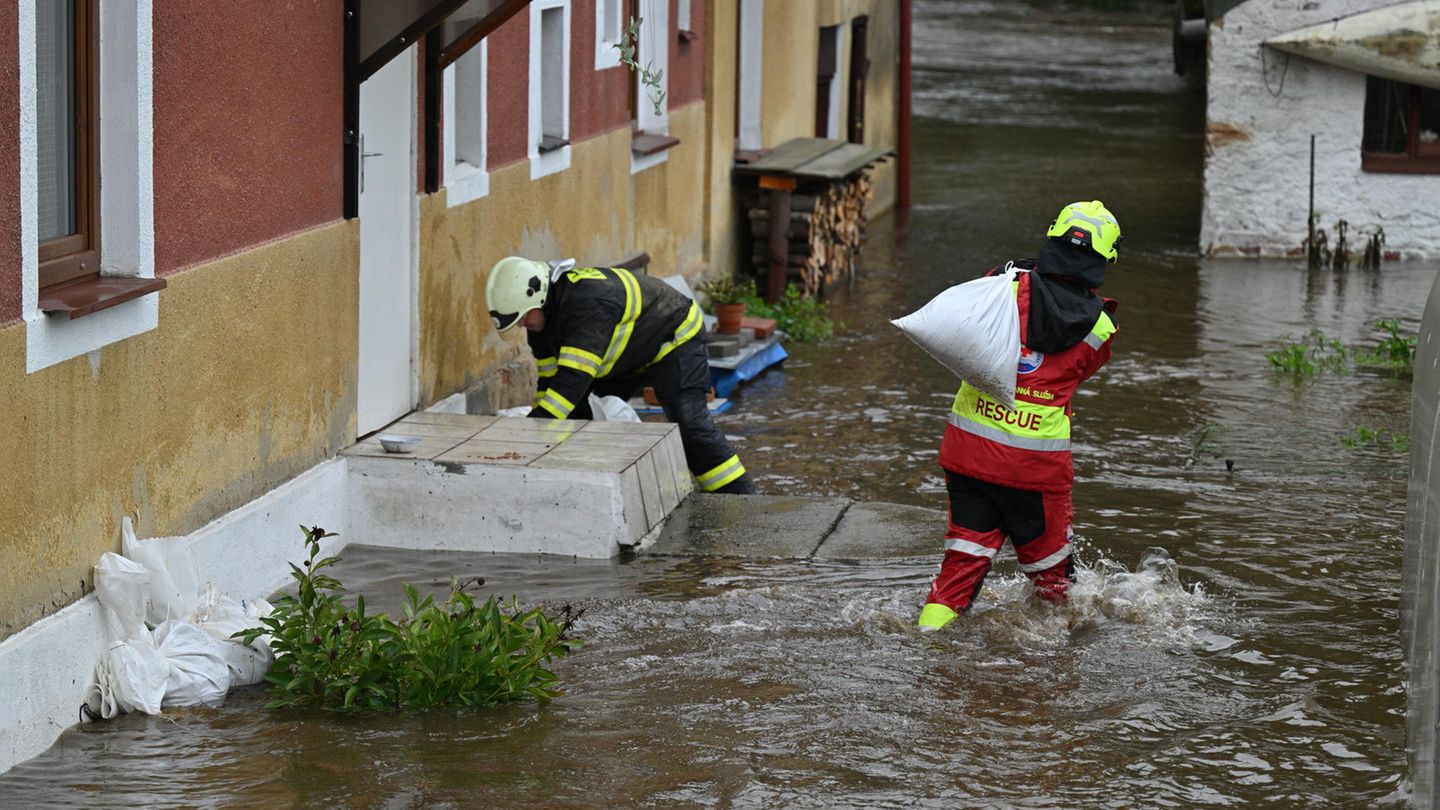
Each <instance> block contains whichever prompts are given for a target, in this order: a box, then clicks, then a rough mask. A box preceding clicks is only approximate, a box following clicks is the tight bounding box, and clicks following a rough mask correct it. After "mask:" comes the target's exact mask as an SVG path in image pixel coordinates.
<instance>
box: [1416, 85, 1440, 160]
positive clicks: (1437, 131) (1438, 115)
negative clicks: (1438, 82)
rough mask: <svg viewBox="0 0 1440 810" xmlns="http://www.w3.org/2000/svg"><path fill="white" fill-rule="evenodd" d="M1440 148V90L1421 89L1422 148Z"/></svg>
mask: <svg viewBox="0 0 1440 810" xmlns="http://www.w3.org/2000/svg"><path fill="white" fill-rule="evenodd" d="M1426 147H1431V148H1435V147H1440V90H1436V89H1434V88H1430V87H1423V88H1421V89H1420V148H1421V149H1422V150H1423V149H1425V148H1426Z"/></svg>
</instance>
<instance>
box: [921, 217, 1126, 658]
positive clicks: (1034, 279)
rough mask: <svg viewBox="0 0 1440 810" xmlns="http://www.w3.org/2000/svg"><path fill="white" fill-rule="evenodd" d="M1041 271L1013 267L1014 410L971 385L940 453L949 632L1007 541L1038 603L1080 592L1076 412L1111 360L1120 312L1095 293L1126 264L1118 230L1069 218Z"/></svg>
mask: <svg viewBox="0 0 1440 810" xmlns="http://www.w3.org/2000/svg"><path fill="white" fill-rule="evenodd" d="M1046 236H1048V237H1049V239H1048V241H1047V242H1046V244H1045V245H1044V247H1043V248H1042V250H1041V252H1040V258H1039V259H1038V260H1035V261H1032V260H1025V259H1021V260H1017V261H1013V262H1010V263H1009V264H1008V265H1007V266H1006V267H1005V268H995V269H992V270H991V271H990V273H991V274H994V273H997V272H1004V270H1005V269H1007V268H1009V267H1014V268H1016V269H1018V270H1019V271H1020V272H1018V273H1016V282H1015V296H1016V303H1017V305H1018V308H1019V315H1020V343H1021V347H1020V358H1019V366H1018V368H1017V374H1016V378H1015V409H1014V410H1010V409H1007V408H1006V407H1005V406H1003V405H1001V404H1000V403H998V402H996V401H995V400H994V399H992V398H991V397H989V396H987V395H985V394H982V393H980V391H978V390H976V389H975V388H974V387H973V386H971V385H970V384H968V383H962V384H961V386H960V390H959V392H958V393H957V394H956V395H955V402H954V405H953V406H952V407H951V410H950V417H949V421H950V424H949V425H948V426H947V427H946V428H945V438H944V439H943V440H942V441H941V443H940V466H941V467H943V468H944V469H945V487H946V490H947V491H948V494H949V500H950V515H949V526H948V530H947V531H946V533H945V555H944V558H943V559H942V561H941V563H940V573H939V575H937V576H936V577H935V581H934V582H933V583H932V584H931V586H930V594H929V596H928V597H927V598H926V604H925V606H924V608H923V609H922V610H921V611H920V618H919V622H918V624H919V628H920V630H921V631H922V632H931V631H935V630H939V629H940V628H942V627H944V626H945V625H947V624H949V623H950V622H952V621H954V620H955V619H956V618H957V617H958V616H959V615H960V613H962V612H964V611H965V610H966V609H967V608H969V607H970V605H971V604H972V603H973V602H974V599H975V595H976V594H977V593H978V592H979V591H980V586H981V584H982V583H983V582H984V580H985V575H986V574H987V573H989V571H990V567H991V565H993V564H994V561H995V556H996V554H998V553H999V551H1000V546H1001V545H1002V544H1003V543H1004V542H1005V539H1006V538H1007V537H1008V538H1009V539H1010V543H1011V544H1012V545H1013V546H1014V547H1015V556H1016V558H1017V559H1018V561H1019V563H1020V570H1021V571H1024V572H1025V575H1026V576H1027V577H1029V578H1030V582H1031V584H1032V585H1033V586H1034V588H1035V593H1036V595H1038V596H1039V597H1040V598H1042V599H1045V600H1047V601H1051V602H1061V603H1063V602H1064V601H1065V599H1066V597H1067V595H1068V592H1069V588H1070V585H1071V583H1072V582H1073V580H1074V575H1075V566H1074V562H1073V560H1072V553H1071V537H1072V532H1071V528H1070V524H1071V517H1072V515H1073V509H1072V506H1071V498H1070V492H1071V489H1072V487H1073V485H1074V480H1075V471H1074V468H1073V466H1072V463H1071V456H1070V415H1071V400H1072V398H1073V397H1074V395H1075V390H1076V389H1077V388H1078V387H1079V386H1080V384H1081V383H1082V382H1084V381H1085V380H1086V379H1088V378H1089V377H1090V376H1091V375H1092V374H1094V373H1095V372H1096V371H1098V370H1099V368H1100V367H1101V366H1102V365H1104V364H1105V362H1106V361H1107V360H1109V359H1110V341H1111V339H1112V338H1113V336H1114V335H1115V332H1116V329H1117V327H1116V325H1115V321H1114V319H1113V317H1112V316H1113V314H1114V312H1115V308H1116V302H1115V301H1113V300H1111V299H1107V298H1101V297H1100V295H1099V294H1097V293H1096V292H1095V289H1096V288H1097V287H1099V286H1100V285H1101V284H1103V283H1104V282H1105V270H1106V267H1107V266H1108V265H1109V264H1113V263H1114V262H1115V261H1116V259H1117V258H1118V257H1119V252H1118V248H1119V246H1120V240H1121V236H1120V224H1119V223H1118V222H1117V221H1116V219H1115V216H1114V215H1113V214H1111V213H1110V211H1109V210H1107V209H1106V208H1105V205H1104V204H1103V203H1101V202H1100V201H1099V200H1092V201H1089V202H1077V203H1072V204H1070V205H1067V206H1065V207H1064V208H1063V209H1062V210H1061V211H1060V214H1059V216H1057V217H1056V218H1055V222H1054V223H1053V224H1052V225H1051V226H1050V229H1049V230H1048V231H1047V232H1046Z"/></svg>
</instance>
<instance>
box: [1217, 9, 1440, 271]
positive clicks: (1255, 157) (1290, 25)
mask: <svg viewBox="0 0 1440 810" xmlns="http://www.w3.org/2000/svg"><path fill="white" fill-rule="evenodd" d="M1388 4H1389V3H1388V0H1321V1H1320V2H1314V3H1303V4H1300V3H1283V4H1282V3H1270V2H1260V1H1259V0H1251V1H1250V2H1246V3H1242V4H1241V5H1239V6H1237V7H1235V8H1233V9H1231V10H1230V11H1229V12H1227V13H1226V14H1225V16H1224V17H1223V18H1221V19H1219V20H1216V21H1215V22H1213V23H1212V24H1211V25H1210V44H1209V50H1210V53H1209V92H1208V96H1209V100H1208V104H1207V121H1206V135H1205V137H1206V158H1205V202H1204V214H1203V219H1202V222H1201V230H1200V245H1201V249H1202V250H1203V251H1204V252H1205V253H1206V254H1208V255H1216V256H1227V255H1228V256H1238V255H1245V256H1274V257H1282V256H1291V257H1299V256H1302V255H1303V251H1304V241H1305V238H1306V234H1307V218H1308V209H1309V196H1310V136H1311V135H1312V134H1313V135H1315V211H1316V214H1317V215H1318V222H1317V228H1320V229H1324V230H1326V231H1328V234H1327V238H1328V241H1329V244H1330V245H1332V246H1333V245H1334V244H1335V242H1336V241H1337V233H1336V232H1335V227H1336V223H1337V222H1338V221H1339V220H1342V219H1343V220H1345V221H1347V222H1348V223H1349V227H1350V230H1349V234H1348V237H1347V238H1348V240H1349V241H1350V243H1351V244H1352V245H1354V246H1355V249H1356V250H1360V249H1362V248H1363V247H1364V240H1365V237H1366V234H1367V233H1368V232H1373V230H1374V229H1375V228H1376V227H1377V226H1383V227H1384V229H1385V240H1386V250H1387V251H1395V252H1398V253H1400V254H1402V255H1405V256H1414V257H1431V256H1437V255H1440V209H1437V208H1436V206H1435V205H1434V202H1433V201H1434V199H1435V198H1436V195H1437V191H1440V178H1437V177H1436V176H1435V175H1403V174H1379V173H1371V172H1363V171H1361V170H1360V144H1361V137H1362V135H1363V132H1364V111H1365V76H1364V75H1362V74H1359V73H1355V72H1352V71H1348V70H1344V69H1342V68H1338V67H1332V66H1330V65H1325V64H1321V63H1319V62H1314V61H1311V60H1308V59H1304V58H1302V57H1298V56H1287V55H1286V54H1283V53H1280V52H1278V51H1275V50H1274V49H1270V48H1263V47H1261V44H1260V43H1261V42H1262V41H1264V40H1265V39H1267V38H1269V37H1271V36H1274V35H1276V34H1280V33H1283V32H1286V31H1290V30H1293V29H1296V28H1300V27H1303V26H1306V25H1311V24H1314V23H1319V22H1323V21H1326V20H1330V19H1333V18H1335V17H1340V16H1344V15H1348V14H1353V13H1356V12H1359V11H1365V10H1367V9H1371V8H1375V7H1378V6H1383V5H1388Z"/></svg>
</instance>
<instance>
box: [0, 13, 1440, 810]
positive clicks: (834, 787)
mask: <svg viewBox="0 0 1440 810" xmlns="http://www.w3.org/2000/svg"><path fill="white" fill-rule="evenodd" d="M1045 8H1047V7H1044V6H1042V7H1040V9H1039V10H1037V9H1035V8H1031V7H1029V6H1026V5H1025V4H1022V3H1017V2H978V1H969V0H967V1H964V2H961V1H958V0H957V1H953V2H948V1H945V0H929V1H928V2H927V1H926V0H917V3H916V26H915V47H916V52H915V102H914V105H915V115H916V127H915V147H916V158H915V160H916V167H915V175H914V178H915V185H914V208H913V209H912V210H911V211H909V212H908V213H907V214H905V215H903V216H886V217H883V218H881V219H879V220H877V221H875V222H873V223H872V224H871V226H870V231H869V243H868V245H867V248H866V255H865V267H864V270H863V272H862V273H861V275H860V276H859V278H858V280H857V281H856V283H855V285H854V287H853V288H851V289H848V290H839V291H836V293H835V294H834V295H833V296H832V297H831V301H832V306H833V314H834V315H835V317H836V318H837V319H838V320H840V321H843V322H844V323H845V325H846V328H845V330H844V332H843V334H842V335H841V336H839V337H837V338H836V339H834V340H832V341H830V342H827V343H824V344H821V345H792V346H790V347H789V350H790V354H791V357H790V359H789V360H788V361H787V362H786V363H785V366H784V367H783V369H778V370H772V371H771V372H768V373H767V374H765V375H764V376H762V377H761V378H759V379H758V380H755V381H753V382H751V383H750V384H748V385H746V386H745V387H744V388H742V389H741V390H740V392H739V394H738V395H737V396H736V397H735V400H736V401H735V404H736V407H735V408H734V409H733V410H732V411H730V412H729V413H727V414H725V415H724V417H723V421H722V423H721V425H722V428H723V429H724V430H725V431H726V432H727V433H728V434H730V435H731V436H733V437H735V438H736V439H737V449H738V450H739V452H740V454H741V456H742V458H743V459H744V461H745V463H746V465H747V467H749V468H750V469H751V470H752V471H753V472H754V473H756V484H757V487H758V488H759V489H760V491H761V492H762V493H765V494H771V495H816V496H841V497H846V498H851V499H855V500H860V501H887V502H894V503H901V504H908V505H912V506H921V507H929V508H933V509H935V510H937V514H938V510H942V509H943V508H944V494H943V493H944V487H943V479H942V477H941V473H940V470H939V467H938V466H937V464H936V455H937V449H938V445H939V441H940V437H941V433H942V431H943V428H944V425H945V414H946V413H947V412H948V409H949V403H950V400H951V398H952V397H953V395H954V390H955V387H956V382H955V380H954V379H953V378H951V377H950V376H949V375H948V373H946V372H945V371H943V370H942V369H941V368H940V366H939V365H937V364H936V363H934V362H933V361H931V360H930V359H929V358H928V357H927V356H926V355H924V354H923V352H921V351H920V350H919V349H918V348H916V347H915V346H913V345H912V344H910V343H909V342H908V341H907V340H906V339H905V338H904V337H902V336H901V335H900V334H899V332H898V331H897V330H895V329H894V328H893V327H891V326H890V325H889V323H888V320H889V319H891V318H895V317H899V316H900V315H903V314H906V313H908V312H910V311H913V310H914V309H916V308H918V307H919V306H920V305H922V304H923V303H924V302H925V301H927V300H928V299H929V298H930V297H931V296H933V295H934V294H936V293H937V292H939V291H940V290H942V289H944V288H945V287H947V286H949V285H951V284H954V283H957V282H960V281H964V280H967V279H970V278H973V277H975V276H978V275H980V274H981V273H983V272H984V271H985V270H986V269H988V268H989V267H990V266H992V265H994V264H996V263H997V262H1003V261H1004V260H1006V259H1008V258H1013V257H1019V256H1033V255H1034V253H1035V252H1036V251H1037V250H1038V248H1039V245H1040V242H1041V240H1042V238H1043V233H1044V230H1045V228H1046V227H1047V226H1048V225H1049V223H1050V221H1051V219H1052V218H1053V217H1054V215H1055V212H1056V211H1057V210H1058V209H1059V207H1060V206H1061V205H1062V204H1064V203H1067V202H1070V201H1073V200H1077V199H1093V198H1099V199H1102V200H1104V201H1105V202H1106V203H1107V205H1108V206H1109V207H1110V209H1111V210H1112V211H1113V212H1115V214H1116V215H1117V216H1118V217H1119V219H1120V221H1121V223H1122V225H1123V227H1124V232H1125V235H1126V240H1125V243H1124V246H1123V251H1122V257H1121V263H1120V264H1119V265H1117V266H1115V267H1114V268H1113V269H1112V270H1111V273H1110V280H1109V283H1108V284H1107V285H1106V288H1105V292H1106V293H1107V294H1108V295H1110V296H1112V297H1114V298H1117V299H1119V300H1120V302H1121V306H1120V309H1119V312H1118V317H1117V319H1116V320H1117V321H1118V323H1119V326H1120V332H1119V334H1118V336H1117V338H1116V342H1115V354H1114V359H1113V360H1112V361H1111V363H1110V364H1109V365H1108V366H1107V367H1106V368H1105V369H1104V370H1102V371H1101V372H1100V374H1099V375H1098V377H1097V378H1096V379H1095V380H1093V381H1091V382H1090V383H1089V384H1088V385H1087V386H1086V387H1085V388H1082V390H1081V394H1080V396H1079V397H1078V398H1077V401H1076V408H1075V410H1076V430H1075V442H1076V449H1075V459H1076V478H1077V486H1076V491H1075V505H1076V532H1077V535H1078V538H1077V542H1078V544H1079V546H1078V547H1079V550H1080V551H1079V554H1080V559H1081V562H1082V564H1083V568H1084V570H1083V571H1082V579H1081V581H1080V583H1079V584H1078V585H1077V588H1076V592H1075V596H1074V599H1073V604H1072V605H1071V607H1070V608H1068V609H1067V610H1065V611H1062V612H1051V611H1049V610H1045V609H1040V608H1037V607H1035V606H1032V605H1031V604H1030V603H1029V602H1028V601H1027V599H1026V585H1025V584H1024V580H1023V577H1021V576H1020V575H1019V574H1018V573H1017V570H1016V568H1015V563H1014V558H1013V556H1012V555H1009V554H1008V553H1007V554H1005V555H1003V556H1002V558H1001V562H1000V563H999V564H998V565H997V568H996V570H995V572H994V574H992V576H991V577H990V578H989V579H988V580H987V583H986V586H985V589H984V590H983V591H982V593H981V597H980V599H979V602H978V604H977V606H976V608H975V609H974V610H973V611H971V612H970V613H969V614H967V615H966V616H965V617H964V618H963V619H962V620H961V621H960V622H958V623H957V624H956V625H954V626H953V628H951V630H950V631H948V632H945V633H942V634H939V635H938V636H931V637H923V638H922V637H921V636H919V635H918V634H916V633H915V632H914V631H913V629H912V627H911V625H912V623H913V621H914V617H915V614H916V612H917V611H918V608H919V606H920V603H921V602H922V601H923V599H924V595H925V589H926V587H927V585H928V582H929V579H930V577H931V576H932V575H933V573H934V569H935V566H936V565H937V564H938V562H939V557H940V547H941V538H942V536H943V533H944V525H943V522H942V521H940V520H939V519H937V521H936V523H935V524H934V526H933V527H932V528H933V531H931V532H930V533H929V534H928V535H926V536H917V537H916V538H915V539H914V547H913V554H911V555H909V556H901V557H894V558H889V559H879V560H819V559H812V560H766V559H754V560H741V559H690V558H683V557H674V558H665V557H653V556H651V557H646V556H643V555H642V556H639V557H637V558H635V559H629V560H627V559H621V560H614V561H575V560H569V559H557V558H532V557H518V558H517V557H507V556H498V555H454V554H451V555H441V554H427V553H415V552H401V551H383V550H378V549H353V550H352V551H351V552H348V553H347V554H346V557H347V559H346V562H345V564H344V567H343V568H342V570H341V571H340V572H339V573H340V576H341V578H342V579H343V580H345V581H346V583H347V584H349V585H351V586H352V587H353V588H354V589H356V590H363V591H364V592H365V593H366V594H367V599H371V598H372V597H373V603H374V604H375V605H376V606H377V607H378V608H380V609H391V610H393V609H395V608H396V607H398V604H399V599H400V595H399V583H400V582H402V581H404V582H412V583H415V584H416V585H417V586H420V587H421V588H422V589H424V588H427V587H428V588H430V589H432V590H441V589H443V588H444V587H445V584H446V583H447V582H448V580H449V577H450V576H451V575H462V576H469V575H479V576H483V577H485V578H486V580H487V590H488V591H489V592H493V593H496V594H500V595H505V596H508V595H510V594H512V593H513V594H516V595H518V596H519V597H520V599H521V600H522V601H524V602H531V601H534V600H543V601H544V602H545V603H547V604H553V605H559V604H562V603H565V602H572V603H575V604H577V605H579V606H581V607H583V608H584V609H585V611H586V613H585V616H584V618H583V619H582V620H581V622H580V624H579V625H578V635H579V636H580V637H581V638H582V639H583V640H584V642H585V646H584V647H583V648H582V649H581V650H580V651H578V652H577V653H575V654H574V655H573V656H571V657H570V658H567V659H565V660H563V661H561V662H559V663H558V665H557V667H556V671H557V673H558V674H559V675H560V677H561V680H562V683H563V684H564V685H565V687H566V690H567V694H566V695H565V696H564V697H562V698H560V699H558V700H556V701H554V702H552V703H551V704H549V705H547V706H544V707H538V708H537V707H536V706H534V705H530V704H524V705H519V706H512V707H506V708H501V709H491V710H478V711H467V712H463V713H459V714H458V715H456V714H443V713H442V714H438V715H429V716H421V717H400V718H395V717H369V718H337V717H333V716H327V715H323V714H318V713H293V712H292V713H284V714H278V713H269V712H265V711H261V710H260V708H259V707H260V706H261V705H263V703H264V701H265V697H264V693H263V691H262V690H259V689H254V688H250V689H243V690H238V691H236V692H233V693H232V695H231V698H230V700H229V701H228V702H227V704H226V706H225V707H224V708H222V709H219V710H184V711H180V712H176V713H174V714H173V716H166V717H145V716H125V717H122V718H119V719H118V720H116V721H113V722H110V723H105V724H89V725H86V726H82V727H78V728H76V729H72V730H70V731H69V732H67V733H66V734H65V735H64V736H63V737H62V738H61V739H60V741H59V742H58V743H57V744H56V746H55V747H54V748H52V749H51V751H49V752H48V753H47V754H45V755H43V756H41V757H39V758H37V759H35V760H32V761H30V762H28V763H25V764H23V765H21V766H19V767H17V768H15V769H14V770H12V771H10V772H9V773H7V774H5V775H4V776H3V777H0V806H4V807H25V806H47V807H67V806H68V807H82V806H83V807H97V806H122V805H124V806H146V807H207V806H222V805H229V804H241V805H253V806H266V807H287V806H297V807H299V806H320V805H333V806H345V807H377V808H378V807H460V806H467V805H475V804H477V803H478V804H482V805H485V806H493V807H521V806H535V807H577V808H578V807H586V808H589V807H643V806H650V807H690V806H718V807H755V808H761V807H766V808H768V807H837V808H840V807H896V808H899V807H906V808H908V807H915V806H920V807H941V806H944V807H1034V808H1052V807H1065V808H1082V807H1084V808H1115V807H1137V808H1141V807H1162V806H1164V807H1210V806H1229V807H1246V806H1278V807H1327V806H1333V807H1362V806H1367V805H1372V804H1378V805H1382V806H1384V805H1394V804H1399V803H1400V801H1401V797H1403V795H1404V788H1403V782H1404V775H1405V767H1406V764H1405V748H1404V742H1405V741H1404V711H1405V695H1404V691H1403V658H1402V651H1401V646H1400V638H1399V629H1398V628H1399V624H1398V618H1397V613H1398V606H1399V594H1398V588H1399V584H1400V564H1401V557H1402V547H1403V542H1404V537H1403V535H1404V514H1405V491H1406V478H1405V476H1406V473H1407V464H1408V455H1407V452H1406V451H1405V450H1404V449H1398V450H1397V449H1396V448H1395V447H1394V446H1393V445H1392V444H1390V443H1389V442H1388V441H1387V442H1384V443H1380V444H1377V445H1366V446H1361V447H1350V446H1348V445H1347V444H1346V443H1345V441H1343V439H1345V438H1346V437H1347V436H1350V435H1352V434H1353V432H1354V431H1355V430H1356V429H1358V428H1368V429H1373V430H1383V431H1395V432H1398V433H1407V432H1408V430H1409V385H1410V384H1409V380H1408V379H1395V378H1392V377H1390V376H1387V375H1385V374H1379V373H1361V374H1357V375H1344V376H1334V375H1332V376H1322V377H1319V378H1317V379H1313V380H1307V381H1295V380H1292V379H1290V378H1287V377H1283V376H1279V375H1277V374H1275V373H1273V372H1272V370H1271V368H1270V364H1269V363H1268V362H1267V361H1266V358H1265V353H1266V352H1268V351H1272V350H1274V349H1276V348H1278V347H1279V346H1280V343H1281V341H1282V340H1285V339H1287V338H1299V337H1302V336H1304V335H1305V334H1307V333H1308V332H1310V331H1311V330H1312V329H1319V330H1321V331H1322V332H1324V333H1325V334H1326V335H1328V336H1330V337H1334V338H1339V339H1340V340H1342V341H1344V342H1345V343H1347V344H1351V345H1361V344H1364V345H1371V344H1373V343H1374V342H1375V341H1376V340H1378V338H1379V337H1380V333H1379V332H1378V331H1377V330H1375V329H1374V328H1373V323H1374V322H1375V321H1377V320H1379V319H1382V318H1397V319H1399V320H1400V321H1401V322H1402V324H1403V325H1404V332H1405V333H1406V334H1410V335H1413V334H1415V332H1416V329H1417V324H1418V320H1419V317H1420V314H1421V307H1422V306H1423V305H1424V301H1425V297H1426V295H1427V293H1428V291H1429V288H1430V285H1431V281H1432V280H1433V279H1434V277H1435V274H1436V272H1437V270H1440V264H1437V263H1433V262H1430V263H1418V262H1409V263H1392V264H1389V265H1386V266H1384V267H1383V268H1382V269H1381V270H1379V271H1359V270H1350V271H1347V272H1330V271H1318V272H1310V271H1306V270H1305V269H1304V268H1303V267H1302V266H1297V265H1296V264H1294V263H1289V262H1271V261H1265V262H1261V261H1208V260H1200V259H1198V258H1197V256H1198V254H1199V247H1198V246H1197V244H1196V239H1197V234H1198V230H1199V219H1200V199H1201V172H1202V161H1203V156H1202V153H1203V135H1202V133H1203V127H1204V97H1203V93H1202V92H1201V91H1200V89H1199V88H1198V87H1196V86H1192V85H1191V84H1188V83H1187V82H1186V81H1185V80H1184V79H1181V78H1179V77H1176V76H1174V75H1173V73H1172V71H1171V65H1170V30H1169V27H1168V22H1167V21H1165V20H1163V19H1162V20H1158V21H1155V22H1150V21H1148V20H1147V18H1137V17H1134V16H1116V15H1110V16H1105V15H1098V14H1086V15H1077V14H1074V13H1070V12H1066V13H1062V12H1059V11H1053V10H1048V11H1047V10H1044V9H1045ZM1303 225H1304V223H1298V224H1297V229H1303ZM1299 237H1300V233H1299V232H1298V230H1297V242H1298V240H1299ZM1227 461H1228V462H1230V464H1228V465H1227ZM1151 547H1161V548H1163V549H1165V550H1166V552H1168V555H1169V557H1171V558H1173V560H1174V566H1173V567H1172V566H1169V565H1166V564H1165V563H1164V557H1163V556H1160V557H1154V558H1152V562H1154V564H1153V565H1152V566H1150V567H1147V568H1144V569H1143V570H1142V569H1141V567H1140V565H1139V564H1140V561H1141V558H1142V555H1144V554H1145V552H1146V550H1147V549H1149V548H1151ZM1177 577H1178V581H1176V578H1177Z"/></svg>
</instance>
